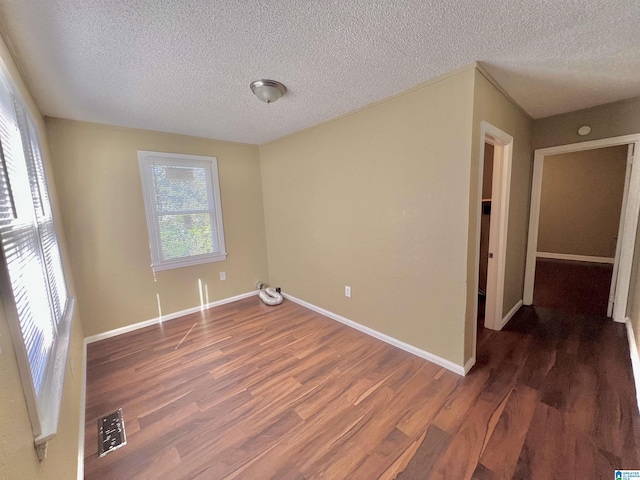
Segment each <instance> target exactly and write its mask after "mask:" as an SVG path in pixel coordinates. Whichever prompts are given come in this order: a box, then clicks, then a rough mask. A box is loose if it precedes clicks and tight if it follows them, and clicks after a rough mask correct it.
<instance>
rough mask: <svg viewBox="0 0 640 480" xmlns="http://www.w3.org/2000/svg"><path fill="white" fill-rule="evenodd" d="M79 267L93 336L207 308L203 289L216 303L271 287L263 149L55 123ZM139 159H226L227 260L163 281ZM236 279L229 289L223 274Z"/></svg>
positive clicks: (60, 178) (173, 273) (166, 275)
mask: <svg viewBox="0 0 640 480" xmlns="http://www.w3.org/2000/svg"><path fill="white" fill-rule="evenodd" d="M46 122H47V131H48V134H49V142H50V145H51V154H52V158H53V166H54V170H55V173H56V181H57V186H58V191H59V192H60V203H61V206H62V209H63V211H64V213H65V223H64V226H65V233H66V235H67V238H69V247H70V252H71V265H72V268H73V271H74V275H75V278H76V279H77V282H78V303H79V305H80V307H81V309H82V311H83V314H84V317H85V331H86V335H87V336H89V335H94V334H97V333H101V332H105V331H108V330H112V329H115V328H118V327H123V326H126V325H131V324H134V323H137V322H141V321H144V320H149V319H152V318H156V317H158V313H159V312H158V301H157V298H156V296H157V295H159V297H160V305H161V309H162V314H168V313H173V312H177V311H180V310H184V309H187V308H191V307H196V306H198V305H200V290H199V288H198V280H199V279H200V280H201V281H202V282H203V284H204V285H206V286H207V289H208V294H209V301H210V302H213V301H215V300H219V299H223V298H227V297H231V296H234V295H238V294H242V293H245V292H249V291H252V290H254V289H255V286H254V283H255V281H256V280H259V279H262V280H267V257H266V247H265V233H264V217H263V210H262V187H261V180H260V163H259V160H258V147H257V146H253V145H243V144H236V143H228V142H219V141H214V140H207V139H203V138H195V137H187V136H181V135H172V134H165V133H158V132H150V131H144V130H134V129H127V128H119V127H109V126H104V125H96V124H90V123H83V122H74V121H69V120H60V119H51V118H47V119H46ZM138 150H151V151H159V152H171V153H185V154H193V155H209V156H215V157H217V158H218V170H219V174H220V190H221V199H222V214H223V219H224V232H225V242H226V248H227V253H228V257H227V260H225V261H221V262H214V263H207V264H203V265H196V266H191V267H183V268H177V269H172V270H166V271H161V272H158V273H156V274H155V275H154V273H153V271H152V269H151V267H150V264H151V254H150V250H149V236H148V232H147V224H146V217H145V212H144V204H143V198H142V186H141V183H140V173H139V169H138V158H137V151H138ZM221 271H224V272H226V274H227V280H225V281H220V279H219V272H221Z"/></svg>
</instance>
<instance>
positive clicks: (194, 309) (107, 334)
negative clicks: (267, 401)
mask: <svg viewBox="0 0 640 480" xmlns="http://www.w3.org/2000/svg"><path fill="white" fill-rule="evenodd" d="M257 294H258V290H255V291H253V292H247V293H242V294H240V295H236V296H234V297H229V298H223V299H222V300H216V301H215V302H211V303H208V304H207V305H205V306H204V307H192V308H187V309H186V310H180V311H179V312H174V313H169V314H168V315H163V316H162V317H156V318H152V319H151V320H145V321H143V322H138V323H134V324H132V325H127V326H126V327H120V328H116V329H114V330H109V331H107V332H103V333H98V334H96V335H91V336H89V337H86V338H85V339H84V341H85V343H93V342H99V341H100V340H105V339H107V338H111V337H116V336H118V335H122V334H123V333H128V332H133V331H134V330H139V329H141V328H144V327H149V326H151V325H156V324H158V323H164V322H166V321H168V320H174V319H176V318H180V317H184V316H185V315H190V314H192V313H197V312H199V311H201V310H206V309H207V308H213V307H218V306H220V305H224V304H226V303H231V302H236V301H238V300H242V299H243V298H248V297H251V296H253V295H257Z"/></svg>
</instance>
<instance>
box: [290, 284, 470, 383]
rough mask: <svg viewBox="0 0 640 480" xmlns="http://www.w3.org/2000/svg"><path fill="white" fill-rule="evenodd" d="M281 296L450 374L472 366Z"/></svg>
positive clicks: (307, 303)
mask: <svg viewBox="0 0 640 480" xmlns="http://www.w3.org/2000/svg"><path fill="white" fill-rule="evenodd" d="M282 295H283V296H284V297H285V298H286V299H288V300H291V301H292V302H294V303H297V304H298V305H302V306H303V307H305V308H308V309H309V310H313V311H314V312H317V313H319V314H321V315H324V316H325V317H329V318H331V319H332V320H336V321H338V322H340V323H343V324H345V325H347V326H349V327H351V328H355V329H356V330H359V331H360V332H362V333H366V334H367V335H369V336H371V337H374V338H377V339H378V340H382V341H383V342H385V343H388V344H389V345H393V346H394V347H398V348H400V349H401V350H404V351H405V352H409V353H412V354H413V355H416V356H417V357H420V358H423V359H425V360H428V361H430V362H432V363H435V364H436V365H440V366H441V367H444V368H446V369H447V370H451V371H452V372H454V373H457V374H458V375H465V374H466V373H467V371H468V370H467V365H468V368H469V369H470V368H471V366H472V365H469V363H470V362H467V365H465V366H464V367H463V366H461V365H458V364H456V363H453V362H451V361H449V360H446V359H444V358H442V357H439V356H437V355H434V354H433V353H429V352H427V351H425V350H421V349H419V348H417V347H414V346H413V345H409V344H408V343H404V342H402V341H400V340H398V339H396V338H393V337H390V336H389V335H385V334H384V333H381V332H378V331H377V330H374V329H373V328H369V327H366V326H364V325H362V324H360V323H358V322H354V321H353V320H349V319H348V318H345V317H343V316H341V315H338V314H336V313H333V312H330V311H329V310H325V309H324V308H321V307H318V306H316V305H313V304H312V303H309V302H305V301H304V300H300V299H299V298H296V297H294V296H293V295H289V294H287V293H283V294H282Z"/></svg>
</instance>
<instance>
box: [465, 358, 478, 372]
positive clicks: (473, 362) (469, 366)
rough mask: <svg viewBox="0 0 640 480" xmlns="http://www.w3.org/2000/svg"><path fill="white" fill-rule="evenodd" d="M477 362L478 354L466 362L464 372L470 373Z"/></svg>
mask: <svg viewBox="0 0 640 480" xmlns="http://www.w3.org/2000/svg"><path fill="white" fill-rule="evenodd" d="M475 364H476V356H475V355H474V356H473V357H471V358H470V359H469V361H468V362H467V363H465V364H464V374H465V375H466V374H467V373H469V370H471V368H472V367H473V366H474V365H475Z"/></svg>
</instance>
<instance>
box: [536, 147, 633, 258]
mask: <svg viewBox="0 0 640 480" xmlns="http://www.w3.org/2000/svg"><path fill="white" fill-rule="evenodd" d="M627 150H628V147H627V145H621V146H617V147H608V148H598V149H595V150H587V151H584V152H572V153H566V154H562V155H551V156H547V157H545V159H544V168H543V171H542V192H541V197H540V223H539V227H538V251H539V252H550V253H568V254H573V255H588V256H594V257H608V258H613V257H615V254H616V237H617V236H618V225H619V224H620V210H621V208H622V195H623V193H624V177H625V171H626V168H627Z"/></svg>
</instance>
